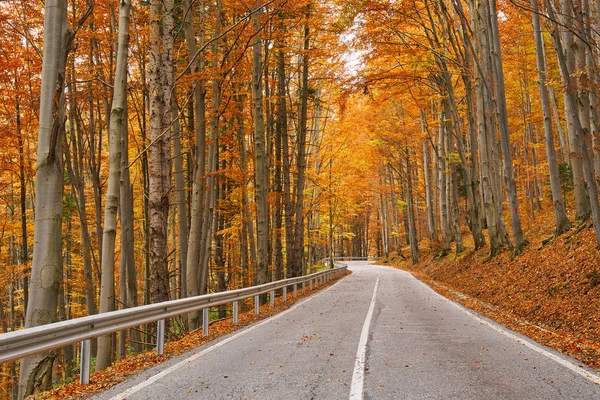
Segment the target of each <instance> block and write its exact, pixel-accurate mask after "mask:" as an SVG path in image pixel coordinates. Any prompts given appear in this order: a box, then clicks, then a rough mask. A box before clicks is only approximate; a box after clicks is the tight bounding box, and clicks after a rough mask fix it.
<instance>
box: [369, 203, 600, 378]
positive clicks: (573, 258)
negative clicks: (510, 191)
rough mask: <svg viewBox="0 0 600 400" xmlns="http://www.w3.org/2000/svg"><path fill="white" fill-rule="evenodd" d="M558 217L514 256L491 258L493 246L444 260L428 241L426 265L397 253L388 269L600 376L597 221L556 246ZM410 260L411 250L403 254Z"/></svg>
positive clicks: (534, 231)
mask: <svg viewBox="0 0 600 400" xmlns="http://www.w3.org/2000/svg"><path fill="white" fill-rule="evenodd" d="M553 223H554V217H553V214H551V213H546V214H538V215H537V216H536V219H535V221H530V222H529V223H528V225H529V229H527V228H525V234H526V238H527V240H528V241H529V245H528V246H527V247H526V248H525V250H524V252H523V253H522V254H521V255H519V256H517V257H512V256H511V252H510V251H509V250H506V251H504V252H502V253H501V254H499V255H497V256H496V257H494V258H492V259H490V258H489V247H488V246H485V247H484V248H482V249H480V250H477V251H474V250H473V248H474V246H473V242H472V238H471V236H470V234H469V233H465V234H464V236H463V240H464V241H465V248H466V250H465V251H464V252H463V253H461V254H460V255H456V254H455V253H451V254H450V255H447V256H445V257H439V252H438V250H437V249H436V248H435V247H434V246H431V245H429V243H427V242H426V241H424V242H421V243H420V244H419V245H420V248H419V250H420V254H421V256H420V262H419V263H418V264H417V265H412V263H411V262H410V261H409V260H405V259H402V258H401V257H399V256H398V255H395V254H392V255H390V257H389V258H388V259H384V260H381V261H382V262H383V263H384V264H387V265H391V266H395V267H397V268H401V269H405V270H408V271H410V272H412V273H413V274H414V275H415V276H416V277H417V278H418V279H420V280H422V281H423V282H425V283H427V284H428V285H429V286H431V287H432V288H433V289H434V290H436V291H437V292H438V293H440V294H442V295H444V296H446V297H448V298H451V299H452V300H454V301H457V302H459V303H461V304H463V305H465V306H466V307H468V308H471V309H473V310H476V311H478V312H479V313H481V314H483V315H485V316H487V317H489V318H491V319H494V320H496V321H498V322H500V323H501V324H503V325H505V326H507V327H509V328H511V329H513V330H515V331H517V332H519V333H521V334H524V335H526V336H529V337H530V338H532V339H534V340H536V341H537V342H539V343H542V344H543V345H546V346H548V347H552V348H554V349H556V350H559V351H560V352H562V353H565V354H568V355H570V356H572V357H574V358H576V359H578V360H580V361H582V362H584V363H586V364H588V365H589V366H591V367H593V368H595V369H596V370H600V311H599V310H600V251H599V249H598V246H597V245H596V241H595V235H594V229H593V227H592V225H591V223H584V224H583V225H580V226H574V227H573V228H572V229H571V230H570V231H568V232H566V233H565V234H563V235H561V236H559V237H558V238H556V239H555V240H553V241H552V242H550V243H548V244H546V245H545V246H543V245H542V242H543V241H544V240H545V239H548V238H550V237H552V233H553ZM403 253H404V255H407V256H409V255H410V250H409V249H408V248H406V249H404V250H403Z"/></svg>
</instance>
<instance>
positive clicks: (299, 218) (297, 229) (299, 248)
mask: <svg viewBox="0 0 600 400" xmlns="http://www.w3.org/2000/svg"><path fill="white" fill-rule="evenodd" d="M307 7H308V10H307V11H306V18H307V19H308V17H309V15H310V4H309V5H308V6H307ZM309 33H310V32H309V27H308V25H305V27H304V47H303V53H302V87H301V89H300V90H301V92H300V126H299V130H298V154H297V158H296V167H297V170H298V178H297V180H296V188H295V194H296V199H295V202H294V205H295V211H294V215H295V221H294V256H293V264H292V265H291V266H288V267H291V268H290V269H291V274H290V275H291V277H294V276H300V275H302V272H303V270H304V175H305V172H306V131H307V120H308V90H309V88H308V49H309V45H310V36H309Z"/></svg>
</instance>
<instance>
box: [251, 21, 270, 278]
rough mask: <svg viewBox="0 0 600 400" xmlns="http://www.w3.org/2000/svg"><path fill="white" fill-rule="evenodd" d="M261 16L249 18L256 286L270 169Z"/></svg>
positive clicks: (263, 258)
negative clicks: (264, 98) (254, 183)
mask: <svg viewBox="0 0 600 400" xmlns="http://www.w3.org/2000/svg"><path fill="white" fill-rule="evenodd" d="M261 15H262V13H256V14H254V15H253V16H252V27H253V29H254V33H255V39H254V40H255V41H254V44H253V46H252V100H253V104H254V148H255V150H254V152H255V174H256V178H255V182H256V192H255V200H256V226H257V244H258V246H257V249H258V252H257V255H258V257H257V265H256V277H255V284H257V285H259V284H262V283H267V282H268V281H269V265H268V263H269V231H268V219H269V203H268V201H269V199H268V190H269V169H268V161H267V154H266V139H265V122H264V115H263V114H264V113H263V93H262V71H263V68H262V23H261Z"/></svg>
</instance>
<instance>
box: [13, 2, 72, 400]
mask: <svg viewBox="0 0 600 400" xmlns="http://www.w3.org/2000/svg"><path fill="white" fill-rule="evenodd" d="M70 44H71V37H70V31H68V30H67V4H66V1H64V0H47V1H46V5H45V11H44V58H43V62H42V86H41V94H40V113H39V128H38V150H37V171H36V180H35V181H36V190H35V192H36V197H35V210H36V213H35V221H34V243H35V246H34V250H33V261H32V265H31V285H30V294H29V304H28V305H27V314H26V316H25V328H31V327H34V326H38V325H44V324H48V323H51V322H55V321H56V319H57V315H56V306H57V299H58V291H59V285H60V272H61V263H62V240H61V239H62V195H63V166H62V132H63V129H64V123H65V120H64V115H65V98H64V83H65V63H66V56H67V54H68V50H69V47H70ZM54 357H55V355H54V352H45V353H41V354H38V355H35V356H30V357H27V358H25V359H23V361H21V368H20V377H19V398H23V397H25V396H29V395H31V394H33V393H36V392H39V391H42V390H46V389H49V388H50V386H51V384H52V364H53V363H54Z"/></svg>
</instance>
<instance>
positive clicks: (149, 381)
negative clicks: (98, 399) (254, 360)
mask: <svg viewBox="0 0 600 400" xmlns="http://www.w3.org/2000/svg"><path fill="white" fill-rule="evenodd" d="M338 282H340V281H339V280H338V281H337V282H335V283H334V284H333V285H332V286H330V287H328V288H327V289H325V290H323V291H322V292H320V293H317V294H315V295H313V296H311V297H309V298H307V299H306V300H304V301H302V302H300V303H297V304H295V305H293V306H292V307H290V308H288V309H287V310H285V311H283V312H281V313H279V314H277V315H273V316H272V317H269V318H267V319H265V320H263V321H261V322H259V323H258V324H256V325H252V326H251V327H249V328H246V329H244V330H242V331H241V332H238V333H236V334H234V335H233V336H230V337H228V338H226V339H224V340H222V341H220V342H218V343H215V344H214V345H212V346H210V347H208V348H206V349H204V350H202V351H201V352H199V353H196V354H194V355H192V356H190V357H188V358H186V359H184V360H181V361H179V362H178V363H177V364H174V365H172V366H170V367H169V368H167V369H165V370H163V371H162V372H160V373H158V374H156V375H153V376H151V377H150V378H148V379H147V380H145V381H144V382H141V383H138V384H137V385H135V386H132V387H130V388H129V389H127V390H125V391H124V392H122V393H119V394H117V395H115V396H113V397H111V398H110V400H123V399H125V398H126V397H127V396H131V395H132V394H134V393H136V392H139V391H140V390H142V389H143V388H145V387H148V386H150V385H152V384H153V383H155V382H156V381H158V380H159V379H161V378H163V377H165V376H167V375H169V374H170V373H172V372H175V371H177V370H178V369H180V368H182V367H183V366H185V365H187V364H189V363H190V362H192V361H196V360H197V359H199V358H201V357H202V356H204V355H205V354H208V353H210V352H211V351H213V350H215V349H218V348H219V347H221V346H224V345H226V344H227V343H229V342H231V341H233V340H235V339H237V338H239V337H240V336H242V335H245V334H246V333H248V332H252V331H253V330H255V329H257V328H259V327H261V326H263V325H265V324H268V323H269V322H271V321H273V320H276V319H277V318H280V317H283V316H284V315H286V314H287V313H289V312H291V311H293V310H294V309H296V308H297V307H300V306H301V305H304V304H306V303H308V302H309V301H310V300H314V299H316V298H317V297H319V296H321V295H322V294H325V293H327V292H328V291H329V290H330V289H331V288H333V287H334V286H335V285H336V284H337V283H338Z"/></svg>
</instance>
